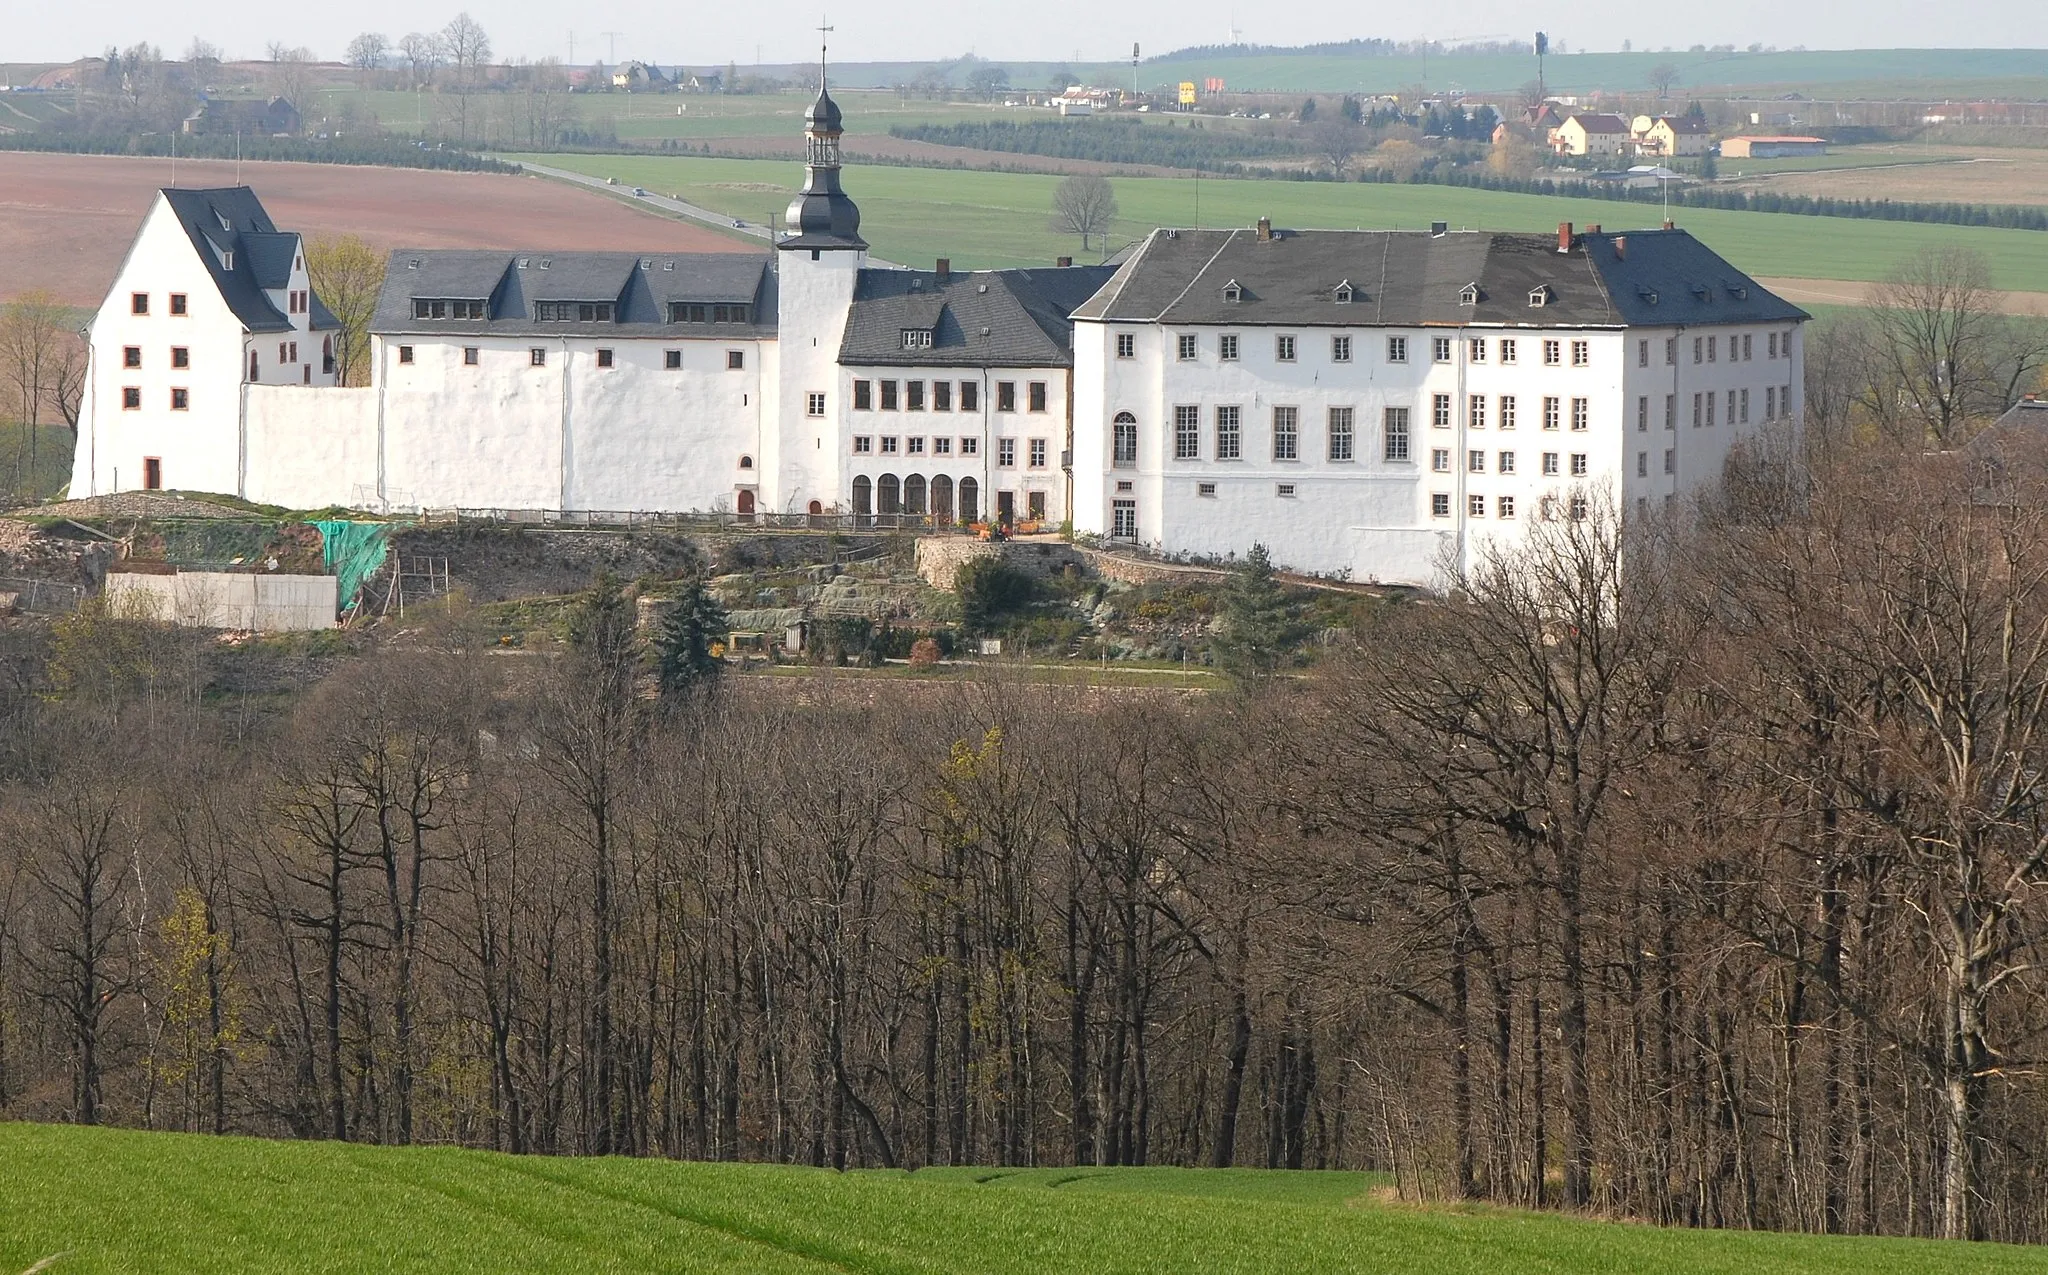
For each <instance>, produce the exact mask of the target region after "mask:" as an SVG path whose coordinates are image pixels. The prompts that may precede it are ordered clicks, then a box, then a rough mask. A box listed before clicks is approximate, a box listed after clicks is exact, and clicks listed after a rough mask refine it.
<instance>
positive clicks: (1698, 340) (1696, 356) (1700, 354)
mask: <svg viewBox="0 0 2048 1275" xmlns="http://www.w3.org/2000/svg"><path fill="white" fill-rule="evenodd" d="M1706 349H1707V338H1705V337H1703V336H1696V337H1694V338H1693V339H1692V361H1693V366H1695V367H1697V366H1699V365H1700V364H1701V363H1704V362H1705V361H1706Z"/></svg>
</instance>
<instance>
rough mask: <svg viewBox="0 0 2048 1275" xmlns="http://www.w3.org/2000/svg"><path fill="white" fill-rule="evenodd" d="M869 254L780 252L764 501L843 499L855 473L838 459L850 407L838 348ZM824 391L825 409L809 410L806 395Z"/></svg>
mask: <svg viewBox="0 0 2048 1275" xmlns="http://www.w3.org/2000/svg"><path fill="white" fill-rule="evenodd" d="M867 256H868V255H867V253H865V252H856V251H850V250H849V251H820V252H818V253H817V255H816V259H813V257H812V253H811V250H808V249H801V248H787V249H783V250H780V251H778V252H777V253H776V254H775V270H776V287H777V298H776V306H777V320H776V324H777V339H776V343H775V344H776V350H775V357H774V370H775V380H774V382H773V385H774V391H773V394H772V395H771V398H772V400H773V401H772V402H771V403H770V410H771V415H770V416H769V417H768V419H770V420H774V421H777V422H778V423H779V426H780V428H778V429H776V430H771V431H769V432H768V437H767V438H765V439H764V440H763V447H762V465H763V470H762V473H763V491H762V501H761V504H762V507H763V508H764V509H767V510H770V511H773V512H777V513H801V512H803V511H805V510H806V509H807V508H808V507H809V504H810V502H811V501H814V500H815V501H817V502H818V503H819V504H820V506H821V507H823V508H825V509H831V508H834V507H835V506H837V505H839V504H840V502H841V500H842V496H841V493H842V492H844V491H845V490H846V489H847V484H848V483H849V482H850V479H849V478H848V477H847V476H846V474H845V471H844V470H843V469H842V467H841V465H840V457H841V451H840V448H841V442H840V439H841V436H842V434H843V430H842V429H841V424H840V423H841V422H842V421H843V420H844V418H845V414H846V411H847V399H846V397H845V395H844V393H843V392H842V391H843V386H842V378H841V376H840V369H839V347H840V345H841V343H842V342H843V340H844V339H845V336H846V316H847V313H848V311H849V310H850V309H851V307H852V305H853V290H854V284H855V283H856V282H857V281H858V280H859V277H860V271H861V269H862V268H863V267H865V266H866V265H867ZM813 393H822V394H824V395H825V414H824V415H823V416H812V415H810V414H809V410H808V403H807V399H808V396H809V395H811V394H813Z"/></svg>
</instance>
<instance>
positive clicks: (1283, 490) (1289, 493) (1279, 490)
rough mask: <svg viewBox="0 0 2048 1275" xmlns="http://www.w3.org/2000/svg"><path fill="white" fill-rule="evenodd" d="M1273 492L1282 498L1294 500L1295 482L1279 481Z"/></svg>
mask: <svg viewBox="0 0 2048 1275" xmlns="http://www.w3.org/2000/svg"><path fill="white" fill-rule="evenodd" d="M1273 494H1274V495H1276V496H1278V497H1280V498H1281V499H1282V500H1292V499H1294V484H1293V483H1279V484H1276V485H1275V487H1274V491H1273Z"/></svg>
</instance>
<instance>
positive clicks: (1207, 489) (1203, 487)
mask: <svg viewBox="0 0 2048 1275" xmlns="http://www.w3.org/2000/svg"><path fill="white" fill-rule="evenodd" d="M1195 494H1196V495H1197V496H1207V497H1211V498H1213V497H1214V496H1215V495H1216V484H1215V483H1196V484H1195Z"/></svg>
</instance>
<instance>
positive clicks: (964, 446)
mask: <svg viewBox="0 0 2048 1275" xmlns="http://www.w3.org/2000/svg"><path fill="white" fill-rule="evenodd" d="M960 454H961V455H962V456H979V455H981V440H980V439H978V438H975V437H973V436H972V435H970V436H968V437H966V438H963V439H961V440H960Z"/></svg>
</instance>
